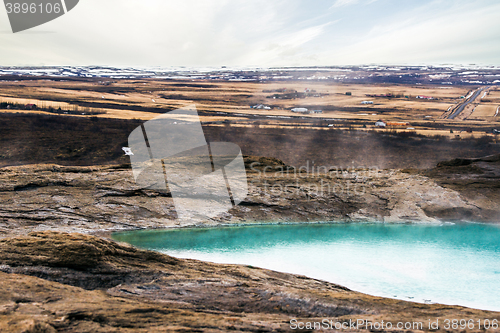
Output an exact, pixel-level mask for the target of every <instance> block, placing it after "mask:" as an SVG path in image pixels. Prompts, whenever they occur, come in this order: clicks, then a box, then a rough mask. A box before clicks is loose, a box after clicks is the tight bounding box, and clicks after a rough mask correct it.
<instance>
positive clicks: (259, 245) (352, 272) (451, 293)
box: [113, 223, 500, 311]
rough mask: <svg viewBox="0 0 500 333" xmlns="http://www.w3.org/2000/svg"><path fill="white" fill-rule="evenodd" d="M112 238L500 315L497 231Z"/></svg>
mask: <svg viewBox="0 0 500 333" xmlns="http://www.w3.org/2000/svg"><path fill="white" fill-rule="evenodd" d="M113 238H114V239H115V240H117V241H123V242H127V243H130V244H132V245H135V246H137V247H140V248H145V249H150V250H156V251H160V252H163V253H166V254H168V255H171V256H175V257H178V258H191V259H200V260H205V261H211V262H217V263H232V264H245V265H252V266H257V267H263V268H268V269H272V270H277V271H281V272H288V273H295V274H303V275H306V276H309V277H313V278H316V279H322V280H326V281H330V282H333V283H336V284H340V285H343V286H346V287H348V288H350V289H352V290H356V291H360V292H363V293H367V294H371V295H376V296H383V297H391V298H398V299H404V300H408V301H414V302H422V303H431V302H432V303H443V304H454V305H455V304H456V305H463V306H468V307H473V308H478V309H485V310H496V311H500V297H499V296H498V295H500V227H498V226H492V225H484V224H451V223H449V224H443V225H422V224H396V225H387V224H380V223H378V224H357V223H356V224H354V223H351V224H292V225H258V226H244V227H221V228H193V229H171V230H150V231H133V232H123V233H116V234H114V235H113Z"/></svg>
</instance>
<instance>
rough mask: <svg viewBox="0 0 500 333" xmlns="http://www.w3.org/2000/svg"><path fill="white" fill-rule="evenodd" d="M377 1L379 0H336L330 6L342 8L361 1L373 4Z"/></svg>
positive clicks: (365, 3)
mask: <svg viewBox="0 0 500 333" xmlns="http://www.w3.org/2000/svg"><path fill="white" fill-rule="evenodd" d="M375 1H378V0H365V1H360V0H336V1H335V2H334V3H333V5H332V6H331V7H330V9H333V8H340V7H347V6H352V5H357V4H359V3H360V2H361V3H362V4H364V5H368V4H371V3H373V2H375Z"/></svg>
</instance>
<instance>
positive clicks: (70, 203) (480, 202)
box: [0, 155, 500, 332]
mask: <svg viewBox="0 0 500 333" xmlns="http://www.w3.org/2000/svg"><path fill="white" fill-rule="evenodd" d="M245 165H246V168H247V176H248V182H249V190H250V193H249V195H248V197H247V198H246V199H245V200H244V201H243V202H242V203H241V204H240V205H239V206H237V207H236V208H233V209H232V210H231V211H229V213H227V214H225V215H224V216H221V217H219V218H217V219H212V220H190V221H180V220H177V219H176V213H175V209H174V206H173V201H172V198H171V196H170V193H169V192H168V191H156V190H148V189H141V188H140V187H138V186H137V185H136V184H135V183H134V181H133V177H132V171H131V169H130V167H129V166H128V165H121V166H94V167H71V166H59V165H53V164H45V165H43V164H38V165H24V166H13V167H4V168H1V169H0V237H1V238H3V239H0V278H1V280H2V283H1V284H0V331H2V332H152V331H154V332H167V331H168V332H170V331H176V332H188V331H189V332H222V331H229V330H234V331H247V332H279V331H289V330H290V320H291V319H292V318H297V319H298V320H299V321H302V322H314V321H321V320H322V319H323V318H328V319H329V320H332V322H333V323H335V322H339V323H342V322H345V323H347V322H349V320H354V321H355V320H358V319H362V320H371V321H372V322H377V321H378V322H380V321H381V320H384V321H385V322H387V321H391V322H394V323H397V322H406V321H411V322H422V323H424V325H428V320H429V319H430V320H433V321H434V320H437V319H441V320H443V319H445V318H474V319H475V320H478V319H490V320H491V319H499V320H500V314H499V313H494V312H487V311H480V310H472V309H468V308H462V307H456V306H444V305H437V304H418V303H412V302H405V301H400V300H392V299H384V298H378V297H372V296H368V295H364V294H361V293H357V292H353V291H350V290H348V289H346V288H344V287H341V286H338V285H334V284H332V283H327V282H324V281H319V280H315V279H309V278H306V277H303V276H296V275H290V274H283V273H278V272H273V271H269V270H264V269H259V268H255V267H252V266H241V265H221V264H211V263H205V262H200V261H195V260H182V259H176V258H172V257H169V256H166V255H162V254H159V253H155V252H150V251H142V250H138V249H136V248H133V247H131V246H129V245H126V244H119V243H116V242H114V241H111V240H109V239H107V237H108V236H109V234H110V233H111V232H112V231H118V230H132V229H138V228H161V227H181V226H189V225H207V226H208V225H219V224H231V223H254V222H262V221H267V222H304V221H380V222H408V221H412V222H437V223H440V222H443V221H483V222H490V223H498V221H499V218H498V217H499V209H498V207H497V204H496V203H498V200H499V199H500V198H499V190H498V188H499V185H500V181H499V179H500V178H499V176H500V155H495V156H489V157H486V158H478V159H456V160H452V161H447V162H442V163H440V164H438V165H437V166H436V167H435V168H433V169H429V170H424V171H422V170H378V169H369V170H368V169H346V170H342V169H340V170H326V171H325V170H323V171H324V172H319V173H315V172H309V171H307V170H301V171H300V172H299V170H295V169H293V168H291V167H289V166H286V165H285V164H284V163H283V162H281V161H280V160H277V159H274V158H263V157H252V156H247V157H245ZM64 232H71V233H64ZM365 328H366V327H364V328H360V329H359V330H358V329H356V330H352V331H367V330H366V329H365ZM424 328H425V326H424ZM440 330H443V331H444V327H443V326H441V327H440ZM306 331H307V330H306ZM309 331H310V330H309ZM408 331H412V332H416V331H419V330H418V329H412V330H408Z"/></svg>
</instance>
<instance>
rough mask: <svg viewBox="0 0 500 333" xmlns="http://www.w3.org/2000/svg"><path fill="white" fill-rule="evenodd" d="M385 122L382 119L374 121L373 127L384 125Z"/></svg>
mask: <svg viewBox="0 0 500 333" xmlns="http://www.w3.org/2000/svg"><path fill="white" fill-rule="evenodd" d="M386 126H387V124H386V123H385V122H384V121H383V120H379V121H377V122H376V123H375V127H386Z"/></svg>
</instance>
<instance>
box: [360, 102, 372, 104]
mask: <svg viewBox="0 0 500 333" xmlns="http://www.w3.org/2000/svg"><path fill="white" fill-rule="evenodd" d="M361 104H373V102H372V101H363V102H361Z"/></svg>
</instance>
